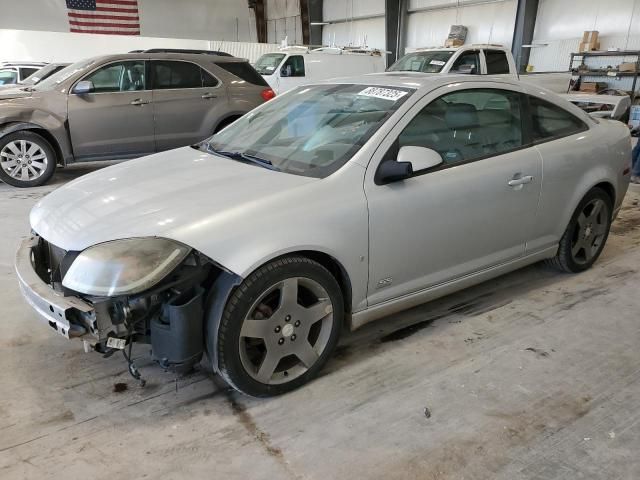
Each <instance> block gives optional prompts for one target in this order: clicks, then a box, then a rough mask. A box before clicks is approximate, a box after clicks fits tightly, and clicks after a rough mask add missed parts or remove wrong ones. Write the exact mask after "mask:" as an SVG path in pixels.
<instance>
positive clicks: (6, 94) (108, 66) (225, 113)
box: [0, 52, 275, 187]
mask: <svg viewBox="0 0 640 480" xmlns="http://www.w3.org/2000/svg"><path fill="white" fill-rule="evenodd" d="M274 95H275V94H274V93H273V91H272V90H271V89H270V88H269V86H268V85H267V83H266V82H265V81H264V80H263V78H262V76H261V75H259V74H258V73H257V72H256V71H255V70H254V69H253V67H252V66H251V65H249V63H248V62H247V61H246V60H243V59H240V58H235V57H230V56H223V55H208V54H204V53H152V52H146V53H145V52H143V53H129V54H123V55H110V56H102V57H96V58H91V59H88V60H83V61H80V62H78V63H74V64H72V65H69V66H68V67H67V68H65V69H64V70H61V71H60V72H58V74H56V75H54V76H52V77H50V78H48V79H46V80H43V81H42V82H40V83H39V84H38V85H37V86H35V87H24V88H15V89H10V90H4V91H2V92H0V179H1V180H3V181H5V182H6V183H8V184H10V185H14V186H16V187H32V186H37V185H42V184H44V183H45V182H47V181H48V180H49V179H50V178H51V176H52V175H53V172H54V171H55V168H56V165H67V164H69V163H72V162H81V161H93V160H103V159H104V160H106V159H126V158H133V157H140V156H142V155H147V154H150V153H154V152H159V151H162V150H168V149H171V148H176V147H180V146H184V145H190V144H193V143H196V142H198V141H200V140H203V139H205V138H207V137H209V136H210V135H212V134H213V133H214V132H216V131H218V130H220V129H222V128H223V127H225V126H226V125H228V124H229V123H231V122H233V121H234V120H236V119H237V118H239V117H240V116H242V115H243V114H245V113H247V112H248V111H250V110H251V109H253V108H254V107H257V106H258V105H260V104H261V103H263V102H264V101H266V100H269V99H270V98H272V97H273V96H274Z"/></svg>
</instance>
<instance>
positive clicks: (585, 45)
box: [578, 42, 600, 53]
mask: <svg viewBox="0 0 640 480" xmlns="http://www.w3.org/2000/svg"><path fill="white" fill-rule="evenodd" d="M594 50H600V42H595V43H590V42H582V43H581V44H580V48H578V52H580V53H584V52H592V51H594Z"/></svg>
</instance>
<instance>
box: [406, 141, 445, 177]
mask: <svg viewBox="0 0 640 480" xmlns="http://www.w3.org/2000/svg"><path fill="white" fill-rule="evenodd" d="M397 163H409V164H410V165H411V169H412V171H413V172H419V171H421V170H427V169H429V168H433V167H437V166H438V165H440V164H441V163H442V157H441V156H440V154H439V153H438V152H436V151H435V150H432V149H430V148H425V147H409V146H407V147H401V148H400V151H399V152H398V161H397Z"/></svg>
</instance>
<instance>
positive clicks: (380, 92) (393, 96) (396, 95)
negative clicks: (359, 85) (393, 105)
mask: <svg viewBox="0 0 640 480" xmlns="http://www.w3.org/2000/svg"><path fill="white" fill-rule="evenodd" d="M407 93H408V92H405V91H404V90H396V89H394V88H382V87H367V88H365V89H364V90H362V91H361V92H359V93H358V95H364V96H366V97H375V98H382V99H384V100H391V101H393V102H395V101H397V100H399V99H401V98H402V97H404V96H405V95H406V94H407Z"/></svg>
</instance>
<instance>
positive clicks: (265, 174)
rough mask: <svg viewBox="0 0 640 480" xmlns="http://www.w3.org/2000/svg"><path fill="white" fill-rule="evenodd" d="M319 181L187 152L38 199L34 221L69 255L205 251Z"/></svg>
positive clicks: (101, 174)
mask: <svg viewBox="0 0 640 480" xmlns="http://www.w3.org/2000/svg"><path fill="white" fill-rule="evenodd" d="M317 181H319V180H317V179H314V178H309V177H303V176H298V175H291V174H287V173H282V172H277V171H272V170H268V169H266V168H263V167H260V166H255V165H251V164H247V163H243V162H239V161H236V160H232V159H229V158H225V157H220V156H217V155H212V154H209V153H206V152H201V151H199V150H196V149H193V148H190V147H184V148H179V149H176V150H170V151H167V152H163V153H159V154H155V155H150V156H148V157H143V158H140V159H137V160H130V161H127V162H123V163H120V164H118V165H114V166H111V167H107V168H104V169H102V170H99V171H97V172H93V173H91V174H88V175H85V176H83V177H80V178H78V179H77V180H74V181H72V182H70V183H68V184H66V185H65V186H63V187H60V188H59V189H57V190H55V191H54V192H52V193H51V194H49V195H47V196H46V197H44V198H43V199H42V200H40V202H38V203H37V204H36V205H35V207H34V208H33V210H32V211H31V217H30V220H31V226H32V228H33V230H34V231H35V232H37V233H38V234H39V235H41V236H42V237H43V238H45V239H46V240H47V241H49V242H50V243H52V244H53V245H56V246H58V247H60V248H63V249H65V250H74V251H79V250H83V249H85V248H87V247H89V246H91V245H95V244H97V243H102V242H107V241H110V240H116V239H121V238H130V237H154V236H155V237H165V238H170V239H173V240H176V241H179V242H182V243H184V244H186V245H189V246H191V247H193V248H196V249H200V248H199V247H200V246H204V245H207V241H206V240H207V238H206V237H207V236H209V235H212V233H211V232H214V233H213V234H215V235H216V236H221V235H224V233H225V231H226V230H227V229H233V228H234V226H238V225H239V224H238V222H251V221H252V218H255V217H256V216H257V215H263V214H264V212H265V211H266V209H267V208H268V205H269V202H270V201H273V200H274V199H275V198H277V197H279V196H282V195H286V194H287V193H289V192H291V190H294V189H297V188H301V187H303V186H304V185H307V184H309V183H310V182H317ZM243 226H246V224H245V225H243ZM203 248H204V247H203Z"/></svg>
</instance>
